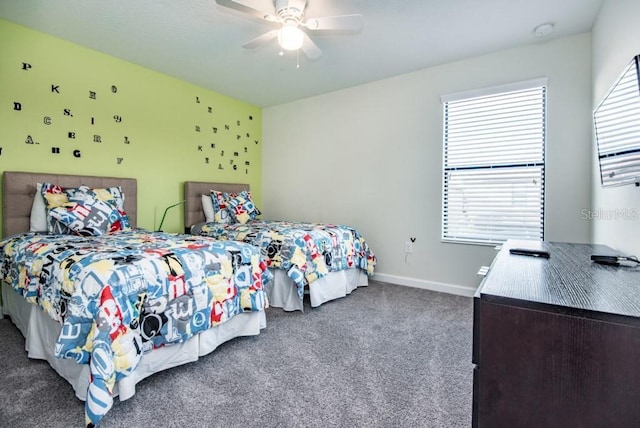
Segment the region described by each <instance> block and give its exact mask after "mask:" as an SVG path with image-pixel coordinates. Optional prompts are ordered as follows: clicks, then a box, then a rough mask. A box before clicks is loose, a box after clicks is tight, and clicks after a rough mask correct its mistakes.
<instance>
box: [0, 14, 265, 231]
mask: <svg viewBox="0 0 640 428" xmlns="http://www.w3.org/2000/svg"><path fill="white" fill-rule="evenodd" d="M0 52H1V53H2V61H0V100H1V101H0V172H1V171H30V172H46V173H65V174H79V175H96V176H111V177H132V178H136V179H137V180H138V226H139V227H143V228H147V229H155V228H157V227H158V224H159V222H160V219H161V217H162V214H163V212H164V210H165V208H166V207H168V206H169V205H172V204H174V203H176V202H179V201H181V200H183V199H184V194H183V193H184V192H183V186H184V182H185V181H217V182H227V183H249V184H250V186H251V190H252V196H253V198H254V200H255V202H256V204H257V205H258V206H261V201H262V199H261V193H262V188H261V176H262V171H261V167H262V165H261V164H262V110H261V109H260V108H259V107H257V106H254V105H251V104H247V103H245V102H242V101H239V100H235V99H233V98H229V97H227V96H224V95H221V94H219V93H217V92H213V91H210V90H208V89H204V88H201V87H198V86H195V85H192V84H190V83H187V82H184V81H181V80H178V79H175V78H173V77H170V76H167V75H164V74H161V73H158V72H155V71H152V70H149V69H145V68H143V67H140V66H138V65H135V64H132V63H129V62H126V61H122V60H119V59H117V58H114V57H111V56H108V55H105V54H102V53H99V52H96V51H94V50H91V49H87V48H84V47H81V46H79V45H75V44H72V43H69V42H66V41H64V40H61V39H58V38H55V37H52V36H49V35H45V34H43V33H40V32H36V31H33V30H31V29H28V28H26V27H23V26H19V25H15V24H13V23H10V22H8V21H6V20H2V19H0ZM211 79H215V77H214V76H212V77H211ZM125 197H126V195H125ZM163 229H164V230H165V231H170V232H181V231H183V230H184V216H183V209H182V207H181V206H177V207H175V208H172V209H171V210H169V212H168V213H167V216H166V219H165V222H164V226H163Z"/></svg>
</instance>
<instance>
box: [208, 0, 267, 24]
mask: <svg viewBox="0 0 640 428" xmlns="http://www.w3.org/2000/svg"><path fill="white" fill-rule="evenodd" d="M216 3H218V4H219V5H220V6H224V7H228V8H229V9H235V10H237V11H239V12H242V13H246V14H248V15H252V16H256V17H258V18H262V19H266V20H267V21H272V22H275V21H277V20H278V17H277V16H276V15H275V13H276V9H275V7H274V6H273V2H272V1H271V0H252V1H247V0H216Z"/></svg>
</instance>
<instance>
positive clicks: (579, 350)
mask: <svg viewBox="0 0 640 428" xmlns="http://www.w3.org/2000/svg"><path fill="white" fill-rule="evenodd" d="M525 246H526V247H531V248H540V249H544V250H547V251H549V253H550V257H549V258H548V259H545V258H537V257H529V256H522V255H513V254H510V253H509V248H512V247H525ZM596 253H597V254H615V252H614V251H613V250H612V249H611V248H609V247H606V246H601V245H588V244H570V243H553V242H531V241H508V242H507V243H506V244H505V245H503V246H502V249H501V250H500V252H499V253H498V254H497V256H496V258H495V259H494V261H493V264H492V265H491V267H490V269H489V272H488V274H487V276H486V277H485V279H484V280H483V282H482V284H481V285H480V287H479V288H478V291H477V292H476V295H475V298H474V331H473V364H475V369H474V377H473V426H474V427H478V428H499V427H508V428H518V427H562V428H568V427H607V428H612V427H640V267H637V266H631V267H623V266H618V267H615V266H606V265H599V264H596V263H593V262H592V261H591V259H590V256H591V254H596Z"/></svg>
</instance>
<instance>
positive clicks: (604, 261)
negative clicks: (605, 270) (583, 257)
mask: <svg viewBox="0 0 640 428" xmlns="http://www.w3.org/2000/svg"><path fill="white" fill-rule="evenodd" d="M591 261H593V262H596V263H600V264H601V265H610V266H618V265H619V264H620V259H619V258H618V256H605V255H602V254H592V255H591Z"/></svg>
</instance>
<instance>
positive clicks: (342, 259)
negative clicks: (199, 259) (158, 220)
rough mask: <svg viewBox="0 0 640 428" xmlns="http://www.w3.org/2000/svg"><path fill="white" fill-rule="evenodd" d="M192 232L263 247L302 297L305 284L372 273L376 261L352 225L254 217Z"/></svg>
mask: <svg viewBox="0 0 640 428" xmlns="http://www.w3.org/2000/svg"><path fill="white" fill-rule="evenodd" d="M192 233H194V234H196V235H203V236H209V237H212V238H215V239H219V240H232V241H240V242H246V243H250V244H252V245H255V246H256V247H258V248H260V251H261V252H262V255H263V257H265V259H266V261H267V265H268V266H269V267H272V268H278V269H284V270H285V271H286V272H287V275H288V276H289V278H291V279H292V280H293V282H294V283H295V284H296V287H297V292H298V296H299V297H300V298H301V299H302V297H303V294H304V287H305V285H307V284H309V283H311V282H313V281H315V280H316V279H318V278H322V277H323V276H325V275H327V274H328V273H329V272H334V271H339V270H344V269H350V268H360V269H362V270H364V271H365V272H367V274H369V275H372V274H373V271H374V268H375V264H376V257H375V255H374V254H373V252H372V251H371V249H370V248H369V245H368V244H367V242H366V241H365V239H364V238H363V237H362V235H360V233H359V232H358V231H357V230H356V229H354V228H352V227H349V226H342V225H335V224H321V223H295V222H290V221H269V220H252V221H250V222H248V223H246V224H240V223H232V224H220V223H200V224H198V225H195V226H194V228H193V230H192Z"/></svg>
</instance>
